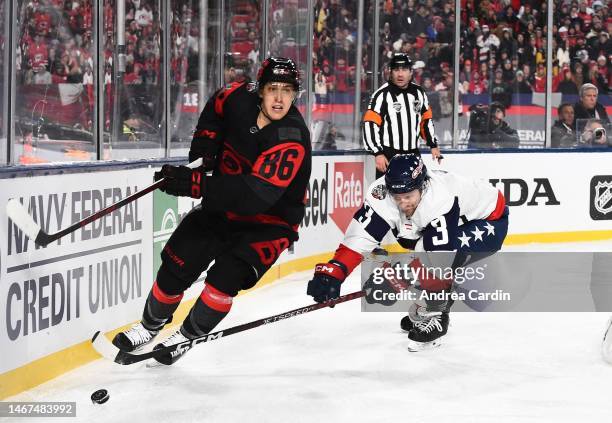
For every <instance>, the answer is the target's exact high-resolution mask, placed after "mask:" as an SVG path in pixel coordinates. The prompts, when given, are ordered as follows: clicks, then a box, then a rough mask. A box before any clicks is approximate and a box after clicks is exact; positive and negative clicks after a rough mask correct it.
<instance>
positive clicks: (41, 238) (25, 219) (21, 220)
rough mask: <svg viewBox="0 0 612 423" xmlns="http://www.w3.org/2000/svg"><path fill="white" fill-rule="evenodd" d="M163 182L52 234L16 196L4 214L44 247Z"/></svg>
mask: <svg viewBox="0 0 612 423" xmlns="http://www.w3.org/2000/svg"><path fill="white" fill-rule="evenodd" d="M201 165H202V159H197V160H194V161H193V162H191V163H189V164H188V165H187V167H189V168H191V169H195V168H196V167H199V166H201ZM163 183H164V179H160V180H159V181H157V182H155V183H153V184H151V185H149V186H148V187H146V188H145V189H143V190H140V191H138V192H135V193H134V194H132V195H130V196H128V197H125V198H124V199H123V200H120V201H118V202H116V203H115V204H111V205H110V206H108V207H106V208H105V209H102V210H100V211H98V212H96V213H94V214H92V215H90V216H87V217H86V218H85V219H83V220H80V221H78V222H77V223H75V224H74V225H71V226H69V227H67V228H66V229H62V230H61V231H59V232H55V233H53V234H48V233H46V232H45V231H43V230H42V228H41V227H40V225H39V224H38V223H36V222H35V221H34V219H33V218H32V216H31V215H30V214H29V213H28V210H27V209H26V207H25V206H24V205H23V204H22V203H21V202H20V201H19V200H18V199H16V198H12V199H10V200H9V201H8V203H7V204H6V214H7V215H8V217H9V218H10V219H11V220H12V221H13V223H14V224H15V225H17V226H18V227H19V228H21V230H23V231H24V232H25V233H26V235H27V236H29V237H30V238H31V239H33V240H34V242H35V243H36V244H37V245H40V246H43V247H45V246H47V245H49V244H50V243H52V242H53V241H55V240H58V239H60V238H62V237H63V236H66V235H68V234H69V233H72V232H74V231H76V230H77V229H79V228H82V227H83V226H85V225H87V224H88V223H91V222H93V221H94V220H98V219H99V218H101V217H103V216H106V215H107V214H109V213H112V212H114V211H115V210H117V209H119V208H121V207H123V206H125V205H126V204H129V203H131V202H132V201H134V200H137V199H139V198H140V197H142V196H143V195H146V194H148V193H150V192H151V191H155V190H156V189H157V188H159V187H160V186H162V185H163Z"/></svg>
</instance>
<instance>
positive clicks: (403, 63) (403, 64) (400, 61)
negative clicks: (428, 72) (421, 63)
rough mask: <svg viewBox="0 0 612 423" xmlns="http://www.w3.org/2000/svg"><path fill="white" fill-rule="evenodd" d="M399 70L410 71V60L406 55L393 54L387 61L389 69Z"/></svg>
mask: <svg viewBox="0 0 612 423" xmlns="http://www.w3.org/2000/svg"><path fill="white" fill-rule="evenodd" d="M399 68H406V69H410V70H412V59H410V56H408V55H407V54H406V53H395V54H394V55H393V57H391V60H390V61H389V69H399Z"/></svg>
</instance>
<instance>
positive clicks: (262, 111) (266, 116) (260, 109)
mask: <svg viewBox="0 0 612 423" xmlns="http://www.w3.org/2000/svg"><path fill="white" fill-rule="evenodd" d="M257 107H259V111H260V112H261V114H262V115H264V116H265V118H266V119H268V120H269V121H270V122H274V119H272V118H271V117H270V115H268V114H267V113H266V112H265V111H264V109H263V108H262V107H261V104H260V105H258V106H257Z"/></svg>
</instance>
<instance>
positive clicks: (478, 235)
mask: <svg viewBox="0 0 612 423" xmlns="http://www.w3.org/2000/svg"><path fill="white" fill-rule="evenodd" d="M472 233H473V234H474V241H482V235H483V234H484V233H485V232H484V231H483V230H481V229H480V228H479V227H478V226H476V227H475V230H473V231H472Z"/></svg>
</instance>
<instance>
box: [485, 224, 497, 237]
mask: <svg viewBox="0 0 612 423" xmlns="http://www.w3.org/2000/svg"><path fill="white" fill-rule="evenodd" d="M485 229H486V230H487V236H489V235H495V226H493V225H491V224H490V223H489V222H487V224H486V225H485Z"/></svg>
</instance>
